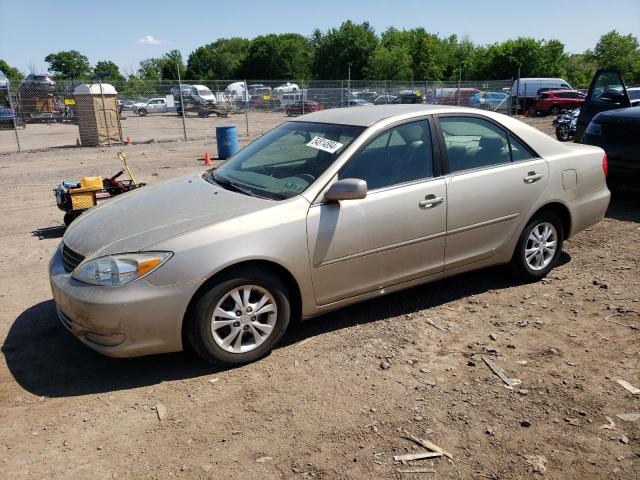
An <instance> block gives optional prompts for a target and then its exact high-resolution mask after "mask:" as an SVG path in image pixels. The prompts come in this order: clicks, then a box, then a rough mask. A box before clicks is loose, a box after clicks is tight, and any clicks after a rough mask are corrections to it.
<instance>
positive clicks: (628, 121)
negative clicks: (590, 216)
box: [574, 70, 640, 183]
mask: <svg viewBox="0 0 640 480" xmlns="http://www.w3.org/2000/svg"><path fill="white" fill-rule="evenodd" d="M574 141H575V142H580V143H584V144H587V145H596V146H598V147H601V148H602V149H604V151H605V152H606V153H607V159H608V164H609V181H610V182H615V183H622V182H637V181H638V180H640V107H631V102H630V100H629V95H628V93H627V88H626V86H625V84H624V81H623V80H622V77H621V76H620V74H619V73H618V72H616V71H613V70H598V71H597V72H596V74H595V76H594V77H593V80H592V81H591V86H590V87H589V93H588V94H587V98H586V100H585V102H584V104H583V105H582V107H581V108H580V116H579V117H578V122H577V126H576V134H575V137H574Z"/></svg>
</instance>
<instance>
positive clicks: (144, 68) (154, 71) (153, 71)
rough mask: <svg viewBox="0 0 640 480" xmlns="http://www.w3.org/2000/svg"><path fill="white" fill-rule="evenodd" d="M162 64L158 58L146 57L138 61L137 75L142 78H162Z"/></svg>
mask: <svg viewBox="0 0 640 480" xmlns="http://www.w3.org/2000/svg"><path fill="white" fill-rule="evenodd" d="M161 69H162V64H161V60H160V59H158V58H147V59H145V60H142V61H141V62H140V68H139V69H138V76H139V77H140V79H142V80H160V79H161V78H162V70H161Z"/></svg>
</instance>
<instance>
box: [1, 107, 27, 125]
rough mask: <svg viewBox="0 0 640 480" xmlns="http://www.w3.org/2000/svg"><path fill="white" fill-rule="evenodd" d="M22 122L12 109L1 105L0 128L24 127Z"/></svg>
mask: <svg viewBox="0 0 640 480" xmlns="http://www.w3.org/2000/svg"><path fill="white" fill-rule="evenodd" d="M22 124H23V123H22V120H21V119H20V118H19V117H17V116H16V115H15V113H14V111H13V109H12V108H10V107H9V106H4V107H3V106H2V105H0V127H11V128H13V127H14V125H15V126H22Z"/></svg>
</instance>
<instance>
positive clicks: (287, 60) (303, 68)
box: [240, 33, 312, 80]
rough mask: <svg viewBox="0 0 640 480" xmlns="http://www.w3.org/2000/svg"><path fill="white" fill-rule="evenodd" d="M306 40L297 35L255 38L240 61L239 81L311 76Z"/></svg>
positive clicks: (309, 56)
mask: <svg viewBox="0 0 640 480" xmlns="http://www.w3.org/2000/svg"><path fill="white" fill-rule="evenodd" d="M311 62H312V56H311V49H310V43H309V40H308V39H307V38H305V37H303V36H302V35H299V34H297V33H283V34H280V35H276V34H271V35H264V36H260V37H256V38H254V39H253V41H252V42H251V46H250V47H249V50H248V52H247V56H246V58H245V59H244V61H243V63H242V65H241V67H240V73H241V74H242V76H243V78H252V79H257V80H272V79H305V78H309V76H310V75H311Z"/></svg>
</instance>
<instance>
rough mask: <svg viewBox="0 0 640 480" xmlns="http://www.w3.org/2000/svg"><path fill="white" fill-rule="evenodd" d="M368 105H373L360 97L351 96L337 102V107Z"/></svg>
mask: <svg viewBox="0 0 640 480" xmlns="http://www.w3.org/2000/svg"><path fill="white" fill-rule="evenodd" d="M369 105H373V103H371V102H367V101H366V100H362V99H360V98H351V99H349V100H345V101H343V102H340V103H339V104H338V108H343V107H366V106H369Z"/></svg>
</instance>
